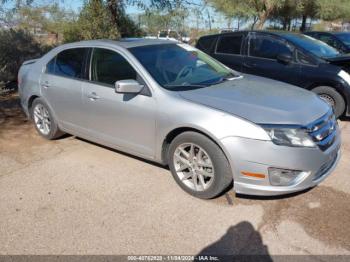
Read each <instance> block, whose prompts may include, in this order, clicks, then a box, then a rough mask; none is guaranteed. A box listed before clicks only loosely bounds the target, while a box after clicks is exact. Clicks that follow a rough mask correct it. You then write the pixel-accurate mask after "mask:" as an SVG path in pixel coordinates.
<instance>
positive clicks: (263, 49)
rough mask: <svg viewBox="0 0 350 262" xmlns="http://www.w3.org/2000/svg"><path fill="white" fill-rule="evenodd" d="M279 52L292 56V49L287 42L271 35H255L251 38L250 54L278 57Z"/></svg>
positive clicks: (262, 56)
mask: <svg viewBox="0 0 350 262" xmlns="http://www.w3.org/2000/svg"><path fill="white" fill-rule="evenodd" d="M279 54H288V55H291V56H292V50H291V48H290V47H289V46H288V45H287V44H286V43H284V42H282V41H279V40H278V39H275V38H273V37H270V36H253V37H252V38H251V39H250V42H249V55H250V56H254V57H261V58H268V59H276V58H277V56H278V55H279Z"/></svg>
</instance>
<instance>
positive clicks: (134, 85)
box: [114, 79, 143, 94]
mask: <svg viewBox="0 0 350 262" xmlns="http://www.w3.org/2000/svg"><path fill="white" fill-rule="evenodd" d="M114 87H115V92H116V93H121V94H138V93H140V92H141V90H142V88H143V85H141V84H139V82H137V81H136V80H133V79H127V80H120V81H117V82H115V84H114Z"/></svg>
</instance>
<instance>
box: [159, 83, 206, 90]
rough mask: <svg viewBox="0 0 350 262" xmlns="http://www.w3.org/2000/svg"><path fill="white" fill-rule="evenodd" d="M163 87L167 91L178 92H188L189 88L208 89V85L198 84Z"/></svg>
mask: <svg viewBox="0 0 350 262" xmlns="http://www.w3.org/2000/svg"><path fill="white" fill-rule="evenodd" d="M163 87H165V88H167V89H173V88H174V89H175V88H177V89H179V90H188V89H189V88H191V89H194V88H204V87H208V85H199V84H182V85H163Z"/></svg>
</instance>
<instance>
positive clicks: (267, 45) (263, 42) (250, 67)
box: [242, 33, 301, 85]
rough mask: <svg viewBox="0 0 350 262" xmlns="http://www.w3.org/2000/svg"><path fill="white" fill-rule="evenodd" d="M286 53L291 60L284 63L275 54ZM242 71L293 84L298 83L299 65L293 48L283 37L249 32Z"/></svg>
mask: <svg viewBox="0 0 350 262" xmlns="http://www.w3.org/2000/svg"><path fill="white" fill-rule="evenodd" d="M279 54H286V55H289V56H291V57H292V58H293V60H292V61H291V62H290V63H288V64H286V63H282V62H279V61H278V60H277V56H278V55H279ZM242 71H243V72H244V73H248V74H253V75H258V76H263V77H267V78H271V79H275V80H279V81H283V82H287V83H290V84H294V85H300V81H301V80H300V65H299V64H298V63H297V62H296V60H295V48H294V46H292V45H290V44H289V43H287V42H286V41H284V40H283V39H281V38H279V37H277V36H273V35H268V34H260V33H251V34H250V35H249V40H248V55H247V56H246V57H245V59H244V62H243V64H242Z"/></svg>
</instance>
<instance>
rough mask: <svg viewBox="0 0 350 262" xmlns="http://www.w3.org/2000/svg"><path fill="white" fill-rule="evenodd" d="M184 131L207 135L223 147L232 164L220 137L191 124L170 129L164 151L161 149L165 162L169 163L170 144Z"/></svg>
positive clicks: (163, 145) (164, 143)
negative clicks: (190, 125)
mask: <svg viewBox="0 0 350 262" xmlns="http://www.w3.org/2000/svg"><path fill="white" fill-rule="evenodd" d="M184 132H196V133H199V134H202V135H204V136H205V137H207V138H208V139H210V140H211V141H213V142H214V143H215V144H216V145H217V146H218V147H219V148H220V149H221V151H222V152H223V153H224V155H225V157H226V158H227V161H228V162H229V164H230V166H231V161H230V159H229V158H228V157H227V155H228V154H227V152H226V150H225V149H224V147H223V145H222V144H221V142H220V141H219V140H218V139H216V138H214V137H213V136H212V135H210V134H208V133H207V132H204V131H203V130H200V129H198V128H195V127H189V126H183V127H177V128H174V129H172V130H171V131H169V132H168V133H167V135H166V136H165V137H164V139H163V141H162V151H161V160H162V163H163V164H165V165H168V150H169V146H170V144H171V142H172V141H173V140H174V139H175V137H177V136H178V135H180V134H182V133H184Z"/></svg>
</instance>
